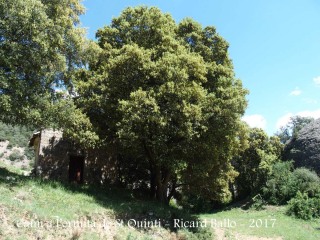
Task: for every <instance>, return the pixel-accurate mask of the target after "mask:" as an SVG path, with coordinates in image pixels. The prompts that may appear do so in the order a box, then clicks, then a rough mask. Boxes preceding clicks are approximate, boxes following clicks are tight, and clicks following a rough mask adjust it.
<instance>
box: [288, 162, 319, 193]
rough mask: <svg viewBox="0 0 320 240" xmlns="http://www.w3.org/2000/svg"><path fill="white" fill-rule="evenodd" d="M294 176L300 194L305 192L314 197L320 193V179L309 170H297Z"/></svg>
mask: <svg viewBox="0 0 320 240" xmlns="http://www.w3.org/2000/svg"><path fill="white" fill-rule="evenodd" d="M293 176H294V178H295V182H296V184H297V188H298V190H299V191H300V192H305V193H307V194H308V196H309V197H314V196H315V195H316V194H318V193H320V178H319V177H318V175H317V174H316V173H315V172H314V171H311V170H309V169H307V168H297V169H296V170H294V171H293Z"/></svg>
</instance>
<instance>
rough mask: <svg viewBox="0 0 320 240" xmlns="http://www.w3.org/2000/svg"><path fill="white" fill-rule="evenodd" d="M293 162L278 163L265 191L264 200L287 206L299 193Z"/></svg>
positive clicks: (273, 169)
mask: <svg viewBox="0 0 320 240" xmlns="http://www.w3.org/2000/svg"><path fill="white" fill-rule="evenodd" d="M292 171H293V164H292V162H277V163H276V164H274V166H273V167H272V173H271V175H270V177H269V178H268V181H267V183H266V187H265V188H264V189H263V193H264V198H265V199H266V200H267V201H268V202H269V203H272V204H286V203H287V201H289V200H290V199H291V198H292V197H294V196H295V195H296V193H297V191H298V186H297V185H296V179H295V178H294V176H293V174H292Z"/></svg>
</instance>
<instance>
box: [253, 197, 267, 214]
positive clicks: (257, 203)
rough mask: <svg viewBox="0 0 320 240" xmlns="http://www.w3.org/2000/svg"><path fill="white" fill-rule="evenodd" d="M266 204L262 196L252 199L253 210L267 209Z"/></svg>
mask: <svg viewBox="0 0 320 240" xmlns="http://www.w3.org/2000/svg"><path fill="white" fill-rule="evenodd" d="M265 205H266V202H265V200H264V199H263V198H262V196H261V195H260V194H257V195H256V196H254V197H253V198H252V205H251V208H252V209H254V210H257V211H260V210H263V209H265Z"/></svg>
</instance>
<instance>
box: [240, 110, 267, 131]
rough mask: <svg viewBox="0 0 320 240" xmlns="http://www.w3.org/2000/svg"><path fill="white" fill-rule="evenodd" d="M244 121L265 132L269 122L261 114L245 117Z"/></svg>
mask: <svg viewBox="0 0 320 240" xmlns="http://www.w3.org/2000/svg"><path fill="white" fill-rule="evenodd" d="M242 120H243V121H245V122H246V123H247V124H248V125H249V126H250V127H256V128H262V129H264V130H265V129H266V126H267V120H266V119H265V118H264V117H263V116H262V115H260V114H253V115H247V116H243V117H242Z"/></svg>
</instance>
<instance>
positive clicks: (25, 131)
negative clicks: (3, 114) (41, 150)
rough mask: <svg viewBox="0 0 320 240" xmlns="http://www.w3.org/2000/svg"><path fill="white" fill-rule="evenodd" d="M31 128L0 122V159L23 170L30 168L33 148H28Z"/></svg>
mask: <svg viewBox="0 0 320 240" xmlns="http://www.w3.org/2000/svg"><path fill="white" fill-rule="evenodd" d="M33 132H34V131H33V129H31V128H29V127H26V126H12V125H8V124H5V123H3V122H0V160H1V161H3V162H6V163H7V164H11V165H14V166H17V167H20V168H22V169H24V170H30V169H31V168H32V164H33V160H34V150H33V148H29V146H28V143H29V139H30V137H31V136H32V133H33Z"/></svg>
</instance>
